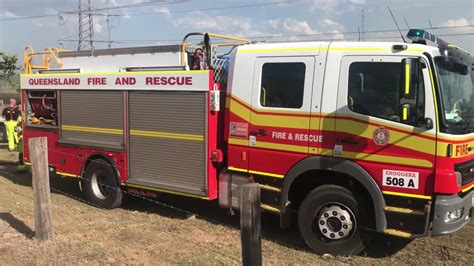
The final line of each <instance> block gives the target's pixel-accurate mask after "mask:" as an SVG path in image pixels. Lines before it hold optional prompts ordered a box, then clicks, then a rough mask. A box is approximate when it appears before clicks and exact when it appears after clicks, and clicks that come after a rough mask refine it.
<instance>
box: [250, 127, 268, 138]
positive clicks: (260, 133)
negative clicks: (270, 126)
mask: <svg viewBox="0 0 474 266" xmlns="http://www.w3.org/2000/svg"><path fill="white" fill-rule="evenodd" d="M250 135H253V136H259V137H265V136H267V135H268V134H267V131H265V130H264V129H259V130H258V131H255V130H253V131H250Z"/></svg>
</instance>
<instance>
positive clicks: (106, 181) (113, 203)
mask: <svg viewBox="0 0 474 266" xmlns="http://www.w3.org/2000/svg"><path fill="white" fill-rule="evenodd" d="M81 185H82V189H83V190H84V193H85V195H86V198H87V200H88V201H90V202H91V203H93V204H94V205H97V206H99V207H102V208H106V209H113V208H116V207H119V206H120V205H121V204H122V190H121V188H120V186H119V184H118V181H117V175H116V174H115V171H114V169H113V168H112V166H111V165H110V164H109V163H108V162H106V161H104V160H94V161H92V162H90V163H89V165H88V166H87V168H86V171H85V172H84V179H83V180H82V184H81Z"/></svg>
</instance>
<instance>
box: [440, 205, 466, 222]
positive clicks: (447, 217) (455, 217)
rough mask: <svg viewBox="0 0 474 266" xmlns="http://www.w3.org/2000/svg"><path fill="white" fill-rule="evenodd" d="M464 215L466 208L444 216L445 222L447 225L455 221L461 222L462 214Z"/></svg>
mask: <svg viewBox="0 0 474 266" xmlns="http://www.w3.org/2000/svg"><path fill="white" fill-rule="evenodd" d="M463 213H464V208H461V209H457V210H454V211H450V212H447V213H446V214H445V215H444V222H445V223H452V222H454V221H457V220H459V219H460V218H461V217H462V214H463Z"/></svg>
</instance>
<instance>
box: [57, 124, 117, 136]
mask: <svg viewBox="0 0 474 266" xmlns="http://www.w3.org/2000/svg"><path fill="white" fill-rule="evenodd" d="M61 128H62V130H66V131H79V132H93V133H103V134H113V135H122V134H123V130H122V129H113V128H100V127H83V126H70V125H62V126H61Z"/></svg>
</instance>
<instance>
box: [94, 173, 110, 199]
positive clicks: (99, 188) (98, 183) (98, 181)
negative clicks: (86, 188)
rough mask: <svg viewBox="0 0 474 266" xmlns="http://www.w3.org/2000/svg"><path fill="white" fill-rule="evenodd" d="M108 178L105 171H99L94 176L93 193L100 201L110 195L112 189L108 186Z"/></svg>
mask: <svg viewBox="0 0 474 266" xmlns="http://www.w3.org/2000/svg"><path fill="white" fill-rule="evenodd" d="M106 180H107V176H106V173H105V172H104V171H101V170H98V171H95V172H94V173H93V174H92V177H91V187H92V193H94V196H96V197H97V198H99V199H102V200H103V199H105V198H107V197H108V196H109V194H110V189H111V188H110V187H109V186H108V185H107V182H106Z"/></svg>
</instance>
